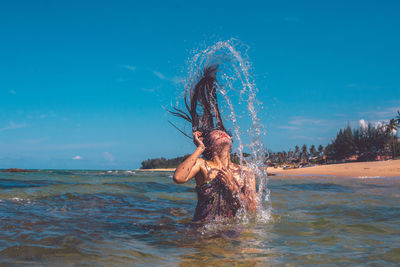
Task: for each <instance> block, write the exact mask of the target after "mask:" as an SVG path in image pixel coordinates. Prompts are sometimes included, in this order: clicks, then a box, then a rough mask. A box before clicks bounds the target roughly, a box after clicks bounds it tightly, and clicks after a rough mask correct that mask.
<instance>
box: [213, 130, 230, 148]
mask: <svg viewBox="0 0 400 267" xmlns="http://www.w3.org/2000/svg"><path fill="white" fill-rule="evenodd" d="M210 140H211V145H212V146H213V147H219V146H220V145H225V144H228V145H231V146H232V138H231V137H230V136H229V135H228V134H227V133H226V132H224V131H221V130H214V131H212V132H211V133H210Z"/></svg>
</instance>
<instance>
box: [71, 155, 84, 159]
mask: <svg viewBox="0 0 400 267" xmlns="http://www.w3.org/2000/svg"><path fill="white" fill-rule="evenodd" d="M72 159H73V160H81V159H83V158H82V157H81V156H75V157H72Z"/></svg>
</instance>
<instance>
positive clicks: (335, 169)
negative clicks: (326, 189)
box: [268, 160, 400, 178]
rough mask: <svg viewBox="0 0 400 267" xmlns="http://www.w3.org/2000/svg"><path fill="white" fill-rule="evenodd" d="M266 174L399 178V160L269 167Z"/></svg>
mask: <svg viewBox="0 0 400 267" xmlns="http://www.w3.org/2000/svg"><path fill="white" fill-rule="evenodd" d="M268 174H272V175H280V176H305V175H312V176H320V175H321V176H334V177H355V178H372V177H376V178H379V177H400V160H387V161H367V162H349V163H340V164H329V165H316V166H312V167H305V168H299V169H288V170H283V169H282V168H272V167H269V168H268Z"/></svg>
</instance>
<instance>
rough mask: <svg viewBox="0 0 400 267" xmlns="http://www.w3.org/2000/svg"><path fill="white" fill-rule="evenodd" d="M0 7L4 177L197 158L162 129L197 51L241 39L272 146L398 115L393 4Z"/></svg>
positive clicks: (325, 137)
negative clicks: (7, 171) (14, 170)
mask: <svg viewBox="0 0 400 267" xmlns="http://www.w3.org/2000/svg"><path fill="white" fill-rule="evenodd" d="M143 2H144V1H2V2H1V3H0V36H1V42H0V99H1V105H0V168H9V167H19V168H72V169H81V168H88V169H132V168H138V167H140V162H141V161H142V160H145V159H147V158H152V157H161V156H164V157H176V156H180V155H183V154H187V153H190V152H191V151H193V149H194V146H193V144H192V143H191V142H190V140H188V139H187V138H185V137H183V136H182V135H181V134H180V133H178V132H177V131H176V130H175V129H174V128H172V127H171V126H170V125H169V123H168V122H167V120H168V119H169V117H168V115H167V114H166V112H165V110H164V109H163V108H162V106H169V105H170V104H171V103H174V101H175V100H176V98H177V97H178V95H179V94H180V92H181V90H182V88H181V87H180V86H179V83H177V81H179V80H181V79H182V78H184V77H185V75H186V63H187V61H188V59H189V58H190V56H191V55H192V53H191V52H192V51H193V49H201V48H205V47H206V46H208V45H212V44H214V43H215V42H217V41H220V40H228V39H230V38H236V39H239V40H240V41H241V42H243V43H244V44H246V45H248V47H249V49H248V57H249V59H250V61H251V63H252V66H253V75H254V78H255V81H256V84H257V87H258V90H259V94H258V100H259V101H261V102H262V103H263V107H264V108H263V109H262V110H261V111H260V113H259V118H260V120H261V122H262V123H263V124H264V125H265V127H266V130H267V135H266V136H265V137H264V138H263V141H264V145H265V146H266V147H267V148H269V149H271V150H273V151H279V150H283V149H286V150H287V149H289V148H292V147H293V146H294V145H296V144H298V145H302V144H304V143H305V144H308V145H310V144H315V145H319V144H323V145H326V144H328V142H329V141H330V140H331V138H333V137H334V136H335V134H336V132H337V130H338V128H340V127H345V126H346V125H347V123H350V124H352V125H354V126H356V125H357V123H358V121H359V120H360V119H364V120H366V121H369V122H376V121H382V120H387V119H389V118H391V117H393V116H394V115H395V114H396V110H397V109H400V79H399V73H400V52H399V49H398V48H399V47H400V34H399V31H398V29H399V28H400V18H399V16H398V10H399V8H400V4H399V2H398V1H384V2H382V1H246V2H243V1H238V2H235V1H218V2H217V3H213V2H212V1H201V2H199V1H196V2H194V1H193V2H189V1H150V2H148V3H143Z"/></svg>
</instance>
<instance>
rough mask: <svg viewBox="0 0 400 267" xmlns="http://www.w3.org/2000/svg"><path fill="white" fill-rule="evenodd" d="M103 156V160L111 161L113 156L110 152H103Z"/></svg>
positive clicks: (113, 158)
mask: <svg viewBox="0 0 400 267" xmlns="http://www.w3.org/2000/svg"><path fill="white" fill-rule="evenodd" d="M103 157H104V159H105V160H107V161H110V162H113V161H114V160H115V157H114V156H113V155H112V154H111V153H110V152H103Z"/></svg>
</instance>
